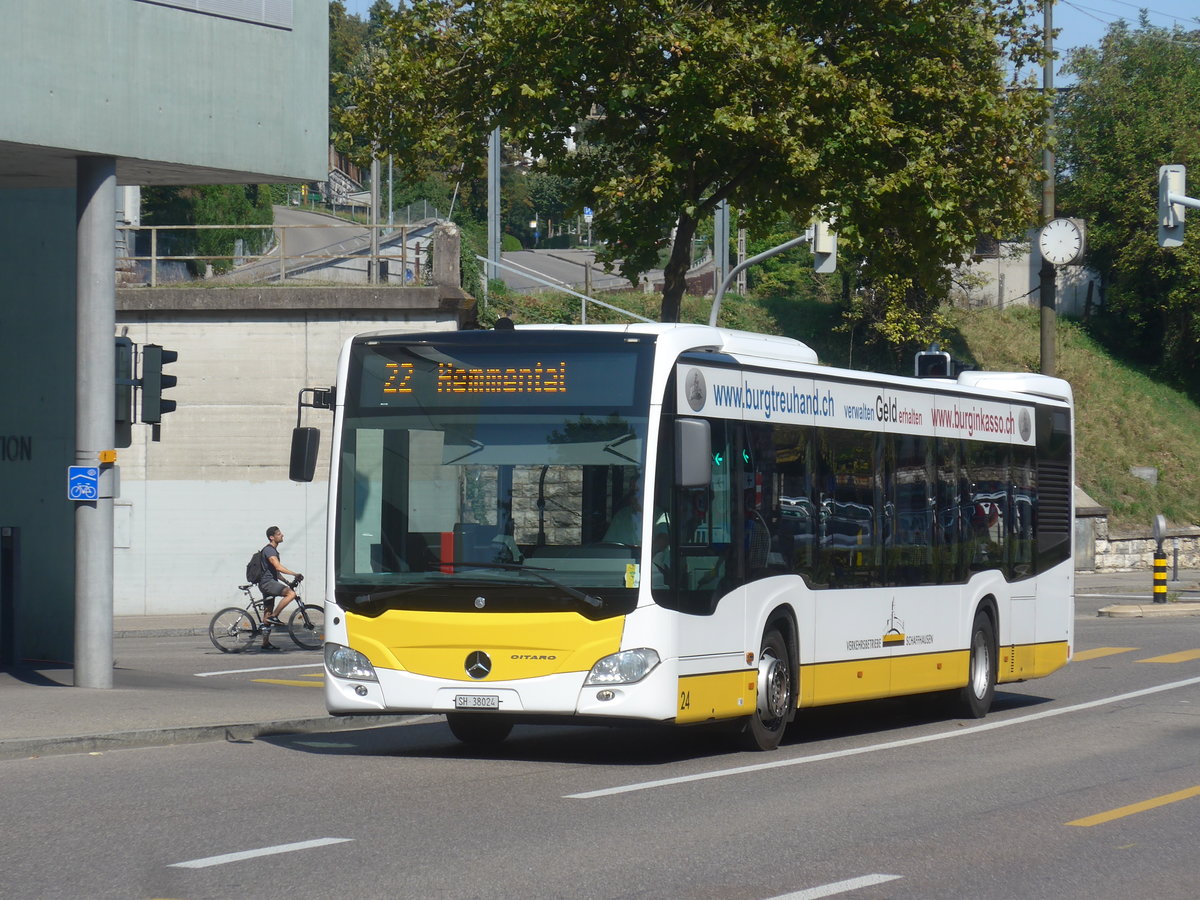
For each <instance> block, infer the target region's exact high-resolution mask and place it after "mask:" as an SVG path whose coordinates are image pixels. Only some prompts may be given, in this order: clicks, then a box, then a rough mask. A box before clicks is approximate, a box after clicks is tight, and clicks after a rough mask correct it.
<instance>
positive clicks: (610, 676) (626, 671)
mask: <svg viewBox="0 0 1200 900" xmlns="http://www.w3.org/2000/svg"><path fill="white" fill-rule="evenodd" d="M658 663H659V659H658V653H656V652H655V651H653V650H651V649H650V648H649V647H641V648H639V649H637V650H622V651H621V652H620V653H614V654H613V655H612V656H606V657H604V659H602V660H600V661H599V662H597V663H596V664H595V665H594V666H592V671H591V672H589V673H588V677H587V681H586V682H584V683H585V684H633V683H634V682H635V681H641V680H642V679H643V678H645V677H646V676H647V675H649V674H650V673H651V672H652V671H654V667H655V666H657V665H658Z"/></svg>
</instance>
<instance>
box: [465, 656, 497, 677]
mask: <svg viewBox="0 0 1200 900" xmlns="http://www.w3.org/2000/svg"><path fill="white" fill-rule="evenodd" d="M491 671H492V658H491V657H490V656H488V655H487V654H486V653H484V652H483V651H482V650H476V651H475V652H474V653H472V654H471V655H470V656H468V657H467V674H468V675H470V676H471V677H472V678H487V676H488V674H489V673H490V672H491Z"/></svg>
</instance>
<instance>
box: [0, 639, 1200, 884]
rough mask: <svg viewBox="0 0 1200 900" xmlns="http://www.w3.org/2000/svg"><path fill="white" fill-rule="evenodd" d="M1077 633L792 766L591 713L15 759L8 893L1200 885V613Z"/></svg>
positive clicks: (827, 716) (894, 710) (802, 756)
mask: <svg viewBox="0 0 1200 900" xmlns="http://www.w3.org/2000/svg"><path fill="white" fill-rule="evenodd" d="M1077 646H1078V648H1079V658H1078V659H1077V660H1076V661H1075V662H1073V663H1072V664H1071V665H1069V666H1068V667H1067V668H1066V669H1064V670H1063V671H1061V672H1058V673H1055V674H1054V675H1052V676H1051V677H1049V678H1046V679H1042V680H1039V681H1033V682H1028V683H1026V684H1023V685H1014V686H1005V687H1004V688H1003V689H1002V690H1001V691H1000V692H998V694H997V702H996V706H995V709H994V711H993V713H992V714H991V715H990V716H989V717H988V718H987V719H985V720H983V721H982V722H974V721H971V722H968V721H964V720H956V719H947V718H945V717H944V715H943V714H942V712H941V710H940V708H939V707H938V706H937V705H936V704H934V703H931V702H929V701H920V702H898V701H888V702H880V703H869V704H859V705H856V706H846V707H837V708H830V709H825V710H816V711H810V712H807V713H806V714H803V715H802V717H801V718H800V719H799V720H798V721H797V723H796V724H795V726H793V728H792V729H791V731H790V732H789V735H788V737H787V738H786V740H785V743H784V746H783V747H782V748H781V749H780V750H778V751H777V752H775V753H769V754H753V753H739V752H736V751H733V750H731V749H730V744H729V742H728V739H727V737H726V736H724V735H722V734H719V733H712V732H702V731H696V730H688V731H666V732H663V731H646V730H626V729H607V728H604V729H589V728H565V727H562V728H559V727H555V728H540V729H537V728H531V727H518V728H517V729H516V731H515V732H514V735H513V737H512V738H510V740H509V741H508V742H507V743H506V744H505V745H503V746H502V747H501V748H500V749H498V750H496V751H494V752H489V753H478V752H475V751H471V750H467V749H465V748H464V747H463V746H461V745H459V744H457V743H456V742H455V741H454V740H453V738H452V737H451V736H450V733H449V731H448V729H447V728H446V726H445V724H444V723H443V722H442V721H441V720H440V718H436V717H430V718H428V719H425V720H418V721H417V723H416V724H409V725H404V726H389V727H383V728H378V729H373V730H370V731H361V732H344V733H335V734H327V735H309V736H294V737H280V738H273V739H268V740H257V741H253V742H246V743H236V742H229V743H223V744H220V743H214V744H200V745H187V746H177V747H168V748H157V749H146V750H122V751H114V752H108V753H103V754H96V755H83V754H80V755H75V756H62V757H46V758H42V759H27V760H12V761H5V762H0V817H2V819H3V822H4V832H5V841H4V844H3V846H2V848H0V870H2V871H3V873H4V875H3V882H2V887H0V895H3V896H5V897H10V896H11V897H40V898H49V897H120V898H149V897H187V898H206V897H212V898H218V897H232V896H252V897H287V898H289V900H299V898H307V897H314V898H315V897H328V896H339V895H342V896H357V897H412V898H440V897H447V898H475V897H478V898H485V897H486V898H507V897H520V898H543V897H545V898H559V897H573V898H574V897H583V898H651V897H653V898H661V897H689V898H713V900H715V898H724V900H768V898H770V900H775V898H788V900H802V898H811V897H818V896H848V897H851V898H882V897H891V898H931V897H947V898H949V897H972V898H997V900H1000V898H1003V900H1011V898H1014V897H1017V898H1038V897H1047V898H1049V897H1053V898H1073V897H1080V898H1082V897H1088V898H1108V897H1114V898H1115V897H1155V898H1176V897H1178V898H1185V897H1186V898H1192V897H1195V896H1196V888H1195V885H1196V884H1197V883H1198V881H1200V861H1197V859H1196V853H1195V847H1196V838H1197V833H1196V832H1197V823H1198V822H1200V620H1196V619H1169V620H1143V619H1107V618H1094V617H1092V616H1090V615H1083V616H1081V617H1080V618H1079V620H1078V621H1077ZM208 662H210V661H208V660H203V659H200V660H198V661H197V663H198V664H199V666H201V667H202V666H203V665H205V664H207V663H208ZM240 689H245V690H250V689H259V690H282V689H285V688H283V687H281V686H279V685H263V684H257V685H251V684H249V683H248V684H247V685H245V686H243V687H242V688H240ZM304 689H305V688H303V687H296V688H295V690H304ZM297 845H299V846H297ZM246 852H249V853H250V854H251V855H249V856H238V855H237V854H239V853H246ZM231 854H232V856H231Z"/></svg>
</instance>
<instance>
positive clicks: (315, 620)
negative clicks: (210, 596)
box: [208, 575, 325, 653]
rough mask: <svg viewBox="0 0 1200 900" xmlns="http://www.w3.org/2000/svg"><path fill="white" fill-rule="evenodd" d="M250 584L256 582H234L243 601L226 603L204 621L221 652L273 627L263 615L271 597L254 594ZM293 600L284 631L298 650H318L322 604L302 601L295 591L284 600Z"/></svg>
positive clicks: (322, 633)
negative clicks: (236, 583) (243, 604)
mask: <svg viewBox="0 0 1200 900" xmlns="http://www.w3.org/2000/svg"><path fill="white" fill-rule="evenodd" d="M303 580H304V576H303V575H297V576H296V579H295V581H293V582H292V587H293V588H295V587H297V586H298V585H299V584H300V582H301V581H303ZM254 588H258V585H254V584H240V585H238V589H239V590H240V591H242V593H244V594H245V595H246V605H245V606H244V607H242V606H227V607H225V609H223V610H221V611H220V612H218V613H217V614H216V615H215V616H213V617H212V621H210V622H209V623H208V639H209V640H210V641H212V642H213V646H214V647H216V648H217V649H218V650H220V651H221V652H222V653H241V652H242V651H243V650H245V649H246V648H247V647H249V646H250V645H251V644H252V643H254V639H255V638H256V637H260V636H261V635H262V634H263V632H264V631H267V632H269V631H270V629H271V628H272V627H273V626H271V625H270V624H268V623H267V622H266V621H265V619H266V617H267V616H268V615H270V609H269V608H268V607H267V601H268V600H269V599H274V598H268V597H264V596H262V590H261V589H259V596H257V597H256V596H254V592H253V589H254ZM293 602H294V603H295V604H296V608H295V609H294V610H292V614H291V616H290V617H289V618H288V623H287V630H288V635H289V636H290V637H291V639H292V641H293V643H295V645H296V646H297V647H299V648H300V649H301V650H319V649H320V648H321V645H322V644H324V643H325V609H324V607H321V606H315V605H313V604H311V603H304V602H303V601H302V600H301V599H300V593H299V591H297V592H296V596H295V597H293V598H292V600H289V601H288V605H289V606H290V605H291V604H292V603H293Z"/></svg>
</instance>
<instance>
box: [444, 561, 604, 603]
mask: <svg viewBox="0 0 1200 900" xmlns="http://www.w3.org/2000/svg"><path fill="white" fill-rule="evenodd" d="M441 565H443V566H464V567H468V568H472V569H506V570H509V571H516V572H528V573H529V574H530V575H532V576H533V577H534V578H537V579H539V580H541V581H544V582H546V584H548V585H550V586H551V587H556V588H558V589H559V590H560V591H562V592H563V593H564V594H567V595H569V596H571V597H574V598H575V599H576V600H582V601H583V602H584V603H586V604H588V605H589V606H594V607H596V608H597V609H601V608H602V607H603V606H604V601H603V600H601V599H600V598H599V597H593V596H592V595H591V594H587V593H584V592H583V591H581V590H579V589H578V588H573V587H571V586H570V585H569V584H563V583H562V582H561V581H558V580H556V579H554V578H551V577H550V576H549V575H545V574H543V573H544V572H547V571H551V570H549V569H541V568H538V567H537V566H525V565H521V564H520V563H510V562H490V563H477V562H449V563H442V564H441Z"/></svg>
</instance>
